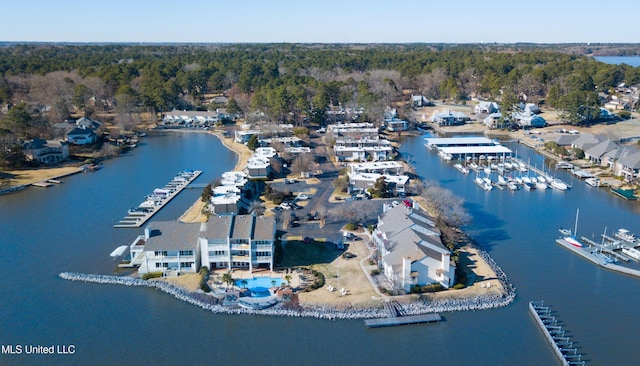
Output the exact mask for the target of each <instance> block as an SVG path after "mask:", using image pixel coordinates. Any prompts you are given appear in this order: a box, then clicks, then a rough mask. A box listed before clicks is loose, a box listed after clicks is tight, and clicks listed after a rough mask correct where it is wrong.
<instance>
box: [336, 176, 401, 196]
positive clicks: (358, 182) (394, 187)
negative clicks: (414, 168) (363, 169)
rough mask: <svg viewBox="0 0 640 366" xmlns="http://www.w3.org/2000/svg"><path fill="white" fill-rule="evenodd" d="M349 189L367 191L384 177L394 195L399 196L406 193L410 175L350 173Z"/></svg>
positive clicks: (351, 190)
mask: <svg viewBox="0 0 640 366" xmlns="http://www.w3.org/2000/svg"><path fill="white" fill-rule="evenodd" d="M348 175H349V191H350V192H357V191H365V192H366V191H367V190H368V189H370V188H373V187H374V185H375V183H376V181H377V180H378V179H379V178H380V177H384V181H385V183H386V184H387V187H388V189H389V191H390V192H391V194H392V195H394V196H399V195H404V194H405V193H406V186H407V184H408V183H409V176H407V175H404V174H403V175H391V174H377V173H358V174H351V173H349V174H348Z"/></svg>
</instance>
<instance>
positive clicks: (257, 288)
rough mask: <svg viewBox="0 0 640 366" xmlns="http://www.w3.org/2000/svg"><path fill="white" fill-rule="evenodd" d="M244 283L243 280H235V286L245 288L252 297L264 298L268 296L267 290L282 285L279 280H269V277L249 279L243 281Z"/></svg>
mask: <svg viewBox="0 0 640 366" xmlns="http://www.w3.org/2000/svg"><path fill="white" fill-rule="evenodd" d="M244 281H246V283H244V282H243V280H237V281H236V283H235V284H236V286H238V287H246V288H248V289H249V291H251V293H252V295H251V296H253V297H264V296H269V288H271V287H272V286H280V284H281V283H282V279H281V278H275V277H274V278H271V277H254V278H251V279H245V280H244Z"/></svg>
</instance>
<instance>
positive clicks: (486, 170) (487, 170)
mask: <svg viewBox="0 0 640 366" xmlns="http://www.w3.org/2000/svg"><path fill="white" fill-rule="evenodd" d="M484 172H485V174H491V168H489V167H488V166H487V167H484Z"/></svg>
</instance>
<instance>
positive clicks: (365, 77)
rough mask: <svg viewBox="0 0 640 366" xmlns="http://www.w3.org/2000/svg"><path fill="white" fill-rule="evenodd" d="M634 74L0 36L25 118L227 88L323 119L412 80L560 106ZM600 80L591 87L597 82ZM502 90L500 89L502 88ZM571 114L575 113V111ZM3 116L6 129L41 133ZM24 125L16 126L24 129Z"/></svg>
mask: <svg viewBox="0 0 640 366" xmlns="http://www.w3.org/2000/svg"><path fill="white" fill-rule="evenodd" d="M621 82H625V83H627V84H636V83H640V68H633V67H630V66H627V65H607V64H603V63H599V62H596V61H594V60H592V59H589V58H587V57H584V56H577V55H572V54H567V53H563V52H560V51H558V50H557V47H552V46H550V47H546V48H545V47H542V46H540V45H526V44H522V45H513V46H482V45H461V46H452V45H421V44H415V45H414V44H404V45H313V44H310V45H297V44H269V45H263V44H257V45H252V44H242V45H167V46H162V45H141V46H136V45H117V44H115V45H52V44H44V45H15V46H8V47H4V48H0V105H6V104H9V105H17V104H18V103H19V102H24V103H26V104H27V105H29V106H31V107H32V108H31V109H30V110H29V112H30V113H31V114H32V115H31V119H30V124H32V125H38V126H41V125H42V123H34V121H36V120H42V121H44V122H43V123H55V122H59V121H62V120H64V119H66V118H68V117H69V115H70V114H71V113H74V112H82V113H84V114H86V115H89V116H91V115H92V114H98V113H106V112H108V113H113V114H115V115H116V118H115V121H116V122H117V123H121V124H123V125H124V126H125V127H126V126H127V125H132V124H135V123H137V122H139V113H141V112H151V115H152V116H156V115H157V114H156V113H157V112H163V111H167V110H171V109H173V108H180V109H206V108H211V107H215V105H213V106H211V105H209V104H207V103H206V100H205V99H204V97H205V94H212V93H222V92H224V93H226V94H227V95H228V96H229V97H230V98H231V100H230V103H229V105H228V106H227V107H228V109H229V111H230V112H231V113H244V114H245V115H248V114H249V113H250V112H251V111H254V110H260V111H261V112H264V113H266V115H267V117H268V118H270V119H271V120H273V121H288V122H297V123H299V124H302V123H304V122H305V121H311V122H320V121H321V120H322V118H323V117H324V112H325V111H326V110H327V109H328V108H329V107H331V106H337V105H341V106H343V107H356V106H357V107H359V108H364V109H365V112H366V113H367V116H366V118H368V119H373V120H375V119H376V118H379V116H380V114H381V112H382V111H383V109H384V108H385V107H386V106H388V105H390V104H391V103H392V102H394V101H397V100H400V99H401V98H404V97H403V95H402V91H403V89H411V90H413V91H414V92H415V93H420V94H423V95H425V96H426V97H427V98H431V99H438V100H446V101H449V102H464V101H466V100H468V99H469V98H470V97H472V96H478V97H482V98H486V99H494V100H499V99H501V98H504V97H505V96H507V100H512V99H513V98H512V96H515V97H516V98H518V97H520V96H522V95H526V96H527V98H528V101H533V102H539V101H542V100H544V99H546V103H547V105H549V106H550V107H554V108H560V109H568V108H577V107H579V106H583V107H584V106H588V107H596V106H597V103H598V98H597V95H595V93H596V91H606V90H609V89H611V88H613V87H615V86H616V85H618V84H619V83H621ZM596 87H597V88H596ZM505 93H506V94H505ZM576 114H578V115H579V113H578V112H576ZM6 119H7V118H6V116H0V128H1V129H2V131H3V133H4V134H5V135H6V134H8V133H10V134H13V135H21V136H18V137H28V135H29V134H35V133H41V129H38V130H37V131H35V130H34V131H31V130H30V129H29V128H22V129H20V128H18V130H16V126H20V121H16V120H12V121H9V122H10V123H7V121H6ZM22 135H24V136H22Z"/></svg>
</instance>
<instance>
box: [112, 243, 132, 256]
mask: <svg viewBox="0 0 640 366" xmlns="http://www.w3.org/2000/svg"><path fill="white" fill-rule="evenodd" d="M128 248H129V247H128V246H126V245H121V246H119V247H117V248H116V249H114V250H113V252H111V254H110V256H111V258H118V257H122V255H124V253H125V252H126V251H127V249H128Z"/></svg>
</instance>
